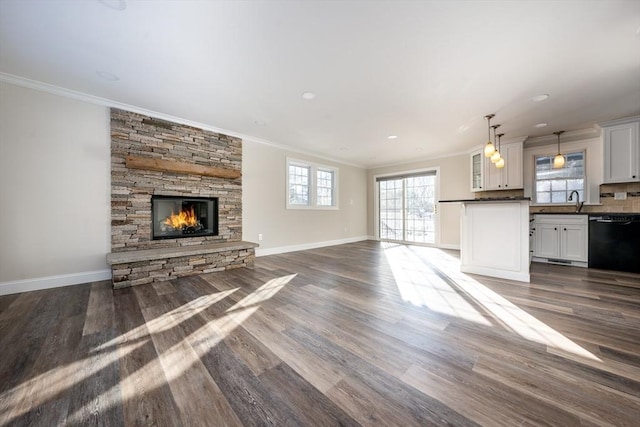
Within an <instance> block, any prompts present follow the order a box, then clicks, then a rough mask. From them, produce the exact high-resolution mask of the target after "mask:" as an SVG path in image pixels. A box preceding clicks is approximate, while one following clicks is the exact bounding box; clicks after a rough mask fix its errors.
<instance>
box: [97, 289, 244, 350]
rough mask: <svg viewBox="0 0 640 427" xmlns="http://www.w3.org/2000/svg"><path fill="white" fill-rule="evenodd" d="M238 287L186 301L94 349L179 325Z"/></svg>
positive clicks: (144, 336)
mask: <svg viewBox="0 0 640 427" xmlns="http://www.w3.org/2000/svg"><path fill="white" fill-rule="evenodd" d="M238 289H240V288H234V289H229V290H226V291H222V292H218V293H215V294H209V295H203V296H201V297H199V298H196V299H194V300H193V301H189V302H188V303H186V304H183V305H181V306H180V307H178V308H175V309H173V310H171V311H169V312H167V313H165V314H163V315H162V316H159V317H156V318H155V319H153V320H151V321H149V322H146V323H144V324H142V325H140V326H138V327H136V328H134V329H132V330H130V331H128V332H126V333H124V334H122V335H119V336H117V337H116V338H114V339H112V340H109V341H107V342H106V343H104V344H101V345H99V346H97V347H96V348H95V351H102V350H104V349H107V348H109V347H113V346H117V345H120V344H124V343H126V342H129V341H136V340H139V339H141V338H146V337H148V336H149V334H150V333H155V334H159V333H161V332H164V331H168V330H170V329H172V328H174V327H176V325H179V324H180V323H182V322H183V321H185V320H186V319H188V318H190V317H193V316H195V315H197V314H199V313H201V312H202V311H204V310H205V309H207V308H208V307H211V306H212V305H213V304H215V303H217V302H218V301H222V300H223V299H225V298H227V297H228V296H229V295H231V294H232V293H234V292H235V291H237V290H238Z"/></svg>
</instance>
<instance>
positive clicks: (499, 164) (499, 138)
mask: <svg viewBox="0 0 640 427" xmlns="http://www.w3.org/2000/svg"><path fill="white" fill-rule="evenodd" d="M503 135H504V133H499V134H498V151H500V149H501V148H502V144H500V140H501V139H502V136H503ZM496 167H497V168H498V169H502V168H503V167H504V157H502V156H500V160H498V161H497V162H496Z"/></svg>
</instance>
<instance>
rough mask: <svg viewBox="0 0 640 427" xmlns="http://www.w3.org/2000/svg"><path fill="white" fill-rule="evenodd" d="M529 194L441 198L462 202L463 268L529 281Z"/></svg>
mask: <svg viewBox="0 0 640 427" xmlns="http://www.w3.org/2000/svg"><path fill="white" fill-rule="evenodd" d="M530 201H531V199H530V198H528V197H507V198H490V199H463V200H440V203H460V204H461V212H460V228H461V230H460V271H462V272H464V273H473V274H481V275H484V276H492V277H499V278H503V279H511V280H517V281H521V282H529V280H530V277H529V204H530Z"/></svg>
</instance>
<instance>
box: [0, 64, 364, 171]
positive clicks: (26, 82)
mask: <svg viewBox="0 0 640 427" xmlns="http://www.w3.org/2000/svg"><path fill="white" fill-rule="evenodd" d="M0 82H4V83H8V84H12V85H14V86H21V87H25V88H28V89H34V90H38V91H41V92H47V93H50V94H53V95H58V96H62V97H64V98H70V99H75V100H76V101H82V102H86V103H89V104H94V105H100V106H103V107H108V108H118V109H120V110H125V111H130V112H132V113H137V114H142V115H145V116H150V117H155V118H157V119H162V120H167V121H170V122H174V123H179V124H182V125H186V126H191V127H195V128H200V129H204V130H208V131H211V132H216V133H222V134H224V135H229V136H233V137H236V138H240V139H242V140H243V141H251V142H255V143H257V144H262V145H268V146H270V147H274V148H278V149H281V150H285V151H291V152H294V153H299V154H304V155H306V156H311V157H314V158H318V159H322V160H328V161H331V162H334V163H339V164H342V165H347V166H353V167H356V168H360V169H367V168H366V167H365V166H364V165H361V164H357V163H350V162H346V161H344V160H339V159H336V158H333V157H329V156H326V155H323V154H319V153H316V152H314V151H311V150H304V149H301V148H297V147H291V146H289V145H284V144H279V143H275V142H272V141H268V140H266V139H261V138H257V137H255V136H251V135H246V134H243V133H238V132H234V131H230V130H228V129H222V128H218V127H215V126H211V125H209V124H206V123H201V122H196V121H193V120H188V119H184V118H182V117H176V116H172V115H170V114H165V113H160V112H158V111H153V110H148V109H146V108H142V107H137V106H135V105H130V104H125V103H122V102H118V101H114V100H112V99H108V98H101V97H99V96H94V95H89V94H87V93H84V92H79V91H76V90H72V89H67V88H64V87H60V86H55V85H52V84H49V83H44V82H41V81H38V80H31V79H27V78H25V77H20V76H16V75H13V74H8V73H3V72H0Z"/></svg>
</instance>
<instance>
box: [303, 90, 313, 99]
mask: <svg viewBox="0 0 640 427" xmlns="http://www.w3.org/2000/svg"><path fill="white" fill-rule="evenodd" d="M315 97H316V94H315V93H313V92H308V91H307V92H302V99H313V98H315Z"/></svg>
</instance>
